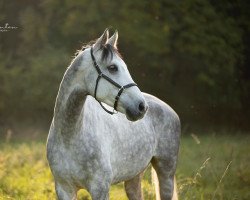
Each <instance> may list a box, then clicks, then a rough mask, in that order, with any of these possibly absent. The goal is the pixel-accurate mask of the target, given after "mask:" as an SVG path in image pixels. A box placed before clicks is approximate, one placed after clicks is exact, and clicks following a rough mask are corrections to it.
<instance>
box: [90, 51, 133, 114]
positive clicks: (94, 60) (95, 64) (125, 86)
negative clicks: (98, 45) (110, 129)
mask: <svg viewBox="0 0 250 200" xmlns="http://www.w3.org/2000/svg"><path fill="white" fill-rule="evenodd" d="M90 52H91V58H92V61H93V64H94V66H95V68H96V71H97V73H98V77H97V79H96V85H95V99H96V100H97V101H98V99H97V98H96V93H97V88H98V83H99V80H100V79H101V78H104V79H106V80H107V81H108V82H110V83H111V84H112V85H114V86H115V87H117V88H118V89H119V90H118V93H117V95H116V97H115V103H114V109H113V111H109V110H108V109H107V108H105V107H104V105H102V103H101V102H100V101H98V102H99V104H100V105H101V107H102V108H103V110H105V111H106V112H107V113H109V114H111V115H113V114H116V113H117V112H114V111H115V110H116V111H117V105H118V101H119V99H120V96H121V94H122V92H123V91H124V89H126V88H129V87H132V86H137V84H136V83H129V84H127V85H124V86H121V85H120V84H118V83H117V82H115V81H114V80H112V79H111V78H109V77H108V76H106V75H105V74H103V73H102V71H101V69H100V67H99V65H98V64H97V62H96V59H95V57H94V54H93V47H91V51H90Z"/></svg>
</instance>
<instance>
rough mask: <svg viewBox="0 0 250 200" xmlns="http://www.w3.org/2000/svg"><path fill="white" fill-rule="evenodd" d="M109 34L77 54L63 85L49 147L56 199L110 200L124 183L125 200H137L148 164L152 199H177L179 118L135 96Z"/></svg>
mask: <svg viewBox="0 0 250 200" xmlns="http://www.w3.org/2000/svg"><path fill="white" fill-rule="evenodd" d="M108 33H109V32H108V30H105V31H104V33H103V35H102V36H101V37H100V38H98V39H97V40H96V42H95V43H94V44H93V45H92V46H88V47H86V48H84V49H83V50H82V51H79V53H78V55H77V56H76V57H75V58H74V59H73V60H72V62H71V64H70V66H69V67H68V68H67V70H66V72H65V74H64V77H63V80H62V82H61V84H60V88H59V92H58V95H57V98H56V103H55V108H54V117H53V120H52V123H51V127H50V130H49V135H48V140H47V159H48V162H49V166H50V168H51V171H52V174H53V176H54V180H55V189H56V194H57V197H58V199H59V200H72V199H76V198H77V191H78V190H79V189H81V188H84V189H86V190H87V191H88V192H89V193H90V195H91V197H92V199H93V200H108V199H109V188H110V186H111V184H116V183H119V182H123V181H124V185H125V190H126V194H127V196H128V198H129V199H130V200H142V199H143V195H142V191H141V178H142V174H143V172H144V170H145V169H146V168H147V166H148V165H149V164H150V163H151V164H152V166H153V168H154V169H155V172H156V174H157V177H158V187H156V188H158V190H157V191H156V192H157V193H156V197H157V199H161V200H171V199H177V193H176V186H175V178H174V176H175V170H176V164H177V157H178V150H179V140H180V129H181V128H180V120H179V117H178V115H177V114H176V113H175V112H174V110H173V109H171V108H170V106H168V105H167V104H166V103H164V102H163V101H161V100H159V99H158V98H156V97H154V96H152V95H149V94H145V93H142V92H141V91H140V90H139V88H138V87H137V85H136V84H135V83H134V82H133V80H132V78H131V76H130V74H129V72H128V69H127V66H126V64H125V63H124V61H123V60H122V58H121V56H120V54H119V53H118V50H117V39H118V32H117V31H116V32H115V33H114V35H113V36H112V37H110V38H109V36H108V35H109V34H108ZM101 102H102V103H105V104H106V105H105V106H104V105H103V104H102V103H101ZM100 104H101V105H100ZM102 107H103V108H104V109H103V108H102ZM112 108H113V109H114V110H117V113H116V114H114V115H113V112H111V111H108V109H112ZM106 111H107V112H106Z"/></svg>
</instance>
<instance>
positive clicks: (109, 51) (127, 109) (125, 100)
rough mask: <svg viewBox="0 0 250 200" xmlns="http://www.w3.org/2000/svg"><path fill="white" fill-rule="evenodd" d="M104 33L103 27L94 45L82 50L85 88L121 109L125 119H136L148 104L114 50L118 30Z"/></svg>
mask: <svg viewBox="0 0 250 200" xmlns="http://www.w3.org/2000/svg"><path fill="white" fill-rule="evenodd" d="M108 35H109V33H108V30H105V31H104V33H103V35H102V36H101V37H100V38H98V39H97V40H96V42H95V43H94V45H93V46H91V47H90V48H86V49H85V50H84V51H83V53H82V56H83V57H84V59H83V66H85V67H84V74H85V76H84V77H85V85H86V89H87V92H88V93H89V94H90V95H92V96H93V97H95V98H96V100H98V101H99V102H104V103H106V104H108V105H109V106H111V107H114V109H115V110H117V111H119V112H121V113H124V114H125V115H126V117H127V119H128V120H130V121H136V120H139V119H141V118H142V117H143V116H144V114H145V113H146V111H147V108H148V106H147V104H146V102H145V98H144V96H143V95H142V93H141V91H140V90H139V88H138V87H137V85H136V84H135V83H134V81H133V79H132V78H131V75H130V73H129V71H128V69H127V65H126V64H125V62H124V61H123V60H122V58H121V56H120V54H119V53H118V50H117V39H118V32H117V31H116V32H115V33H114V35H113V36H112V37H110V38H109V37H108Z"/></svg>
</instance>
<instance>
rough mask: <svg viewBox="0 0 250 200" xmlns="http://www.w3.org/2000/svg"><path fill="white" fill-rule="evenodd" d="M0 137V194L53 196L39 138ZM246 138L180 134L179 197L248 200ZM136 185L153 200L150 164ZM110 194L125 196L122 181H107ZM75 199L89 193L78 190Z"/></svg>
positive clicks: (249, 182) (249, 173) (36, 199)
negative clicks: (138, 184) (140, 183)
mask: <svg viewBox="0 0 250 200" xmlns="http://www.w3.org/2000/svg"><path fill="white" fill-rule="evenodd" d="M210 135H212V134H210ZM1 139H2V142H1V143H0V180H1V181H0V199H20V200H22V199H34V200H40V199H55V191H54V182H53V178H52V175H51V172H50V170H49V167H48V164H47V161H46V156H45V139H43V140H42V141H40V140H37V139H36V140H34V141H31V139H30V134H29V138H27V139H26V140H24V139H22V140H20V139H18V140H15V139H14V140H13V138H10V137H8V139H6V142H4V138H1ZM249 139H250V138H249V136H246V135H242V134H233V135H231V134H223V133H217V134H213V136H212V137H211V136H207V135H204V134H202V136H196V135H194V134H192V137H191V136H190V135H184V136H183V137H182V140H181V149H180V156H179V162H178V168H177V183H178V191H179V198H180V199H184V200H185V199H188V200H192V199H194V200H197V199H221V200H223V199H225V200H226V199H242V200H247V199H249V198H250V192H249V185H250V170H249V167H248V166H249V164H250V163H249V162H250V157H249V153H248V152H249V150H250V147H249V145H248V141H249ZM16 141H18V142H16ZM21 141H22V142H21ZM142 187H143V193H144V197H145V200H149V199H154V188H153V185H152V182H151V175H150V168H149V169H148V170H147V171H146V172H145V175H144V179H143V184H142ZM110 197H111V200H112V199H113V200H117V199H119V200H126V199H127V198H126V195H125V191H124V189H123V184H122V183H120V184H118V185H115V186H112V188H111V191H110ZM78 199H79V200H87V199H91V198H90V196H89V194H88V193H87V192H86V191H85V190H80V191H79V192H78Z"/></svg>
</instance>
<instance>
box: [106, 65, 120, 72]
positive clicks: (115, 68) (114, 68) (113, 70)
mask: <svg viewBox="0 0 250 200" xmlns="http://www.w3.org/2000/svg"><path fill="white" fill-rule="evenodd" d="M108 70H109V72H110V73H115V72H117V71H118V67H117V66H116V65H110V66H108Z"/></svg>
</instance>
